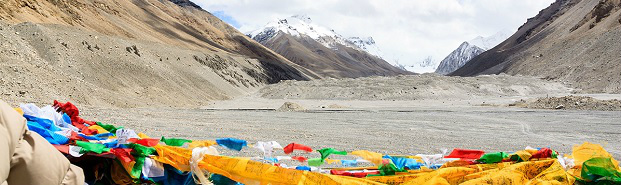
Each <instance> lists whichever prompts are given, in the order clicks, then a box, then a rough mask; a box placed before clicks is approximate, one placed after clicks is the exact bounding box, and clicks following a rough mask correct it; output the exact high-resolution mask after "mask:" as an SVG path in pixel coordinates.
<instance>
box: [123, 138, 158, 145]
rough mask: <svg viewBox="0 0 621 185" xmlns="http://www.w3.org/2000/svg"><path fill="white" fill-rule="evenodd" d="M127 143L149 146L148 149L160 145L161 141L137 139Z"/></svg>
mask: <svg viewBox="0 0 621 185" xmlns="http://www.w3.org/2000/svg"><path fill="white" fill-rule="evenodd" d="M127 143H136V144H139V145H142V146H148V147H153V146H155V145H157V144H159V143H160V140H159V139H152V138H148V139H137V138H130V139H128V140H127Z"/></svg>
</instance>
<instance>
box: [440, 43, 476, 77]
mask: <svg viewBox="0 0 621 185" xmlns="http://www.w3.org/2000/svg"><path fill="white" fill-rule="evenodd" d="M477 38H478V37H477ZM483 52H485V50H484V49H482V48H480V47H478V46H475V45H473V44H470V43H469V42H463V43H461V45H459V47H458V48H457V49H455V50H454V51H453V52H451V54H449V55H448V56H446V58H444V60H442V62H440V65H439V66H438V68H437V69H436V73H438V74H442V75H447V74H449V73H451V72H453V71H455V70H457V69H459V68H460V67H461V66H464V64H466V63H467V62H468V61H470V59H472V58H474V57H476V56H478V55H480V54H481V53H483Z"/></svg>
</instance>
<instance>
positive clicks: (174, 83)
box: [0, 0, 318, 107]
mask: <svg viewBox="0 0 621 185" xmlns="http://www.w3.org/2000/svg"><path fill="white" fill-rule="evenodd" d="M175 3H178V4H179V5H177V4H174V3H173V2H170V1H159V0H132V1H130V0H119V1H105V0H6V1H3V2H2V3H0V22H4V23H2V24H1V25H0V34H2V37H1V38H0V40H1V42H0V66H1V68H0V74H1V75H0V76H1V79H0V85H1V86H2V89H0V98H2V99H3V100H7V101H9V102H31V101H35V102H36V101H44V102H49V101H50V99H54V98H58V99H61V100H68V101H75V102H77V103H82V104H87V105H102V106H122V107H134V106H146V105H173V106H195V105H202V104H204V103H205V102H207V101H209V100H214V99H228V98H231V97H234V96H237V95H241V94H244V93H245V92H248V91H250V90H252V89H254V88H256V87H259V86H262V85H263V84H268V83H275V82H278V81H280V80H288V79H296V80H306V79H312V78H317V77H318V75H316V74H314V73H313V72H310V71H308V70H306V69H305V68H303V67H300V66H298V65H296V64H294V63H292V62H290V61H289V60H287V59H285V58H284V57H282V56H280V55H278V54H276V53H274V52H272V51H271V50H269V49H267V48H265V47H263V46H262V45H261V44H259V43H257V42H255V41H253V40H252V39H249V38H247V37H246V36H245V35H243V34H242V33H240V32H238V31H237V30H235V29H234V28H232V27H231V26H229V25H228V24H226V23H224V22H222V21H221V20H219V19H218V18H216V17H215V16H213V15H211V14H210V13H208V12H206V11H204V10H201V9H198V8H197V7H195V6H192V4H190V3H191V2H189V1H175Z"/></svg>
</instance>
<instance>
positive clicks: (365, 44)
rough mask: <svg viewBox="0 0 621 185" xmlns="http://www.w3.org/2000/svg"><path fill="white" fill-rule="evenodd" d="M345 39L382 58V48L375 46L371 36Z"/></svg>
mask: <svg viewBox="0 0 621 185" xmlns="http://www.w3.org/2000/svg"><path fill="white" fill-rule="evenodd" d="M347 41H349V42H350V43H353V44H354V45H356V46H357V47H358V48H360V49H362V50H364V51H366V52H368V53H370V54H372V55H375V56H377V57H380V58H382V59H384V57H383V56H384V54H383V53H382V50H380V49H379V47H377V45H376V44H375V40H373V37H362V38H361V37H349V38H347Z"/></svg>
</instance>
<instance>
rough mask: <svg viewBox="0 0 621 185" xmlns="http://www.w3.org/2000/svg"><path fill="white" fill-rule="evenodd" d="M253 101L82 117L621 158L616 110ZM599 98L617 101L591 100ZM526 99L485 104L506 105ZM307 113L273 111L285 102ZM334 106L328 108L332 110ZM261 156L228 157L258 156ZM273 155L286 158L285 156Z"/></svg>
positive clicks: (341, 144)
mask: <svg viewBox="0 0 621 185" xmlns="http://www.w3.org/2000/svg"><path fill="white" fill-rule="evenodd" d="M256 96H257V95H254V96H248V97H242V98H238V99H235V100H229V101H221V102H215V103H213V104H210V105H209V106H206V107H203V108H196V109H177V108H134V109H102V108H86V109H85V110H83V111H81V112H83V113H84V117H85V118H88V119H92V120H99V121H102V122H106V123H114V124H118V125H121V126H125V127H127V128H134V129H135V130H137V131H140V132H145V133H146V134H148V135H150V136H165V137H178V138H190V139H215V138H222V137H234V138H240V139H244V140H248V141H249V142H251V143H252V142H256V141H272V140H275V141H278V142H279V143H281V144H282V145H286V144H289V143H290V142H296V143H302V144H306V145H309V146H312V147H314V148H315V149H320V148H323V147H333V148H336V149H341V150H348V151H353V150H360V149H365V150H370V151H376V152H381V153H385V154H419V153H423V154H430V153H439V152H440V151H441V149H448V150H449V152H450V150H451V149H453V148H467V149H481V150H485V151H488V152H493V151H508V152H510V151H516V150H520V149H523V148H524V147H526V146H532V147H551V148H552V149H555V150H559V151H560V152H562V153H568V152H571V148H572V146H573V145H575V144H581V143H583V142H585V141H588V142H593V143H598V144H602V145H603V146H604V148H605V149H606V150H607V151H608V152H610V153H612V154H613V155H614V157H615V158H617V159H619V158H621V143H619V141H620V140H621V132H619V129H620V128H621V116H619V115H620V113H619V112H618V111H569V110H541V109H524V108H517V107H508V106H481V103H482V101H481V99H474V100H464V101H450V102H443V101H442V100H416V101H404V100H400V101H361V100H309V99H296V100H291V99H288V100H287V99H265V98H260V97H256ZM591 96H594V97H600V98H604V99H610V98H617V99H621V96H620V95H591ZM520 98H524V97H505V98H502V97H499V98H486V100H487V102H488V103H490V104H496V105H506V104H508V103H511V102H514V101H515V100H516V99H520ZM288 101H289V102H295V103H297V104H299V105H300V106H302V107H305V108H306V109H307V110H305V111H292V112H282V111H276V110H275V109H278V108H279V107H280V105H282V104H283V103H284V102H288ZM331 107H332V108H331ZM258 151H259V150H253V149H250V150H242V153H237V152H225V154H227V155H236V156H260V155H261V154H259V153H258ZM275 155H283V154H282V151H278V152H276V154H275Z"/></svg>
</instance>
